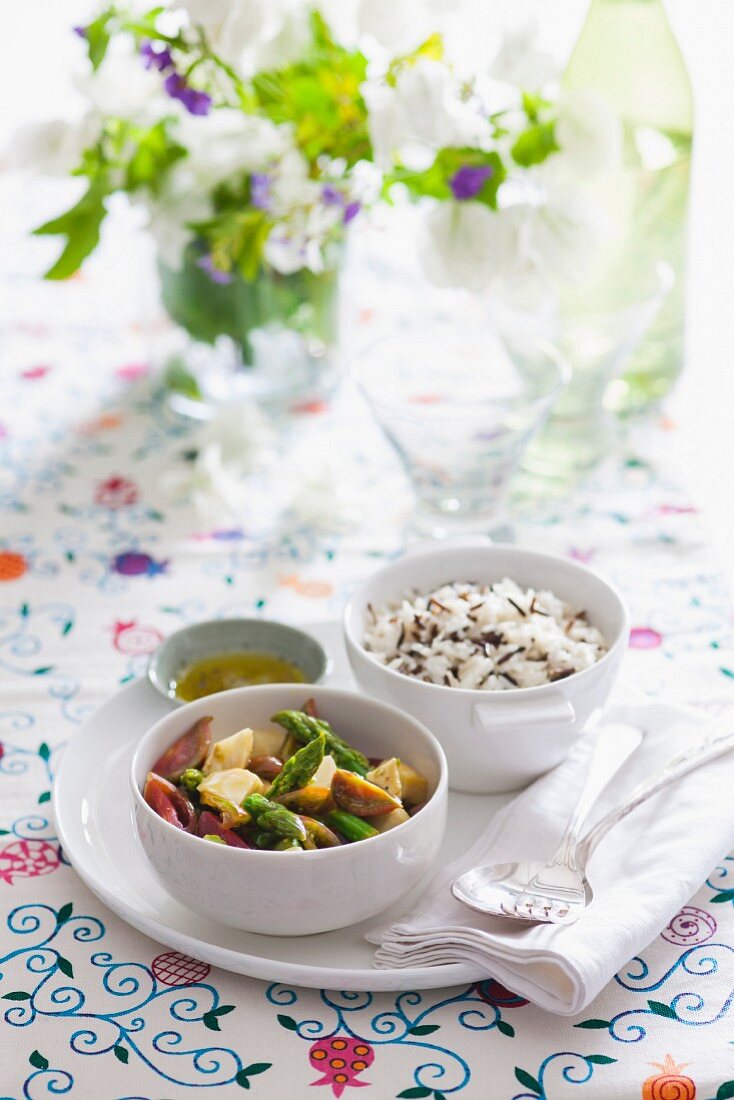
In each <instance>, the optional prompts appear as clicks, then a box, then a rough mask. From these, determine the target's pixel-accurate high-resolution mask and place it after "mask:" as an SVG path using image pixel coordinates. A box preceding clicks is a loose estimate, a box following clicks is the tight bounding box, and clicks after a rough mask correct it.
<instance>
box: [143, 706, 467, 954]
mask: <svg viewBox="0 0 734 1100" xmlns="http://www.w3.org/2000/svg"><path fill="white" fill-rule="evenodd" d="M312 695H313V697H314V699H315V702H316V706H317V708H318V713H319V714H320V715H321V716H322V717H323V718H325V719H326V721H328V722H330V723H331V725H332V726H333V728H334V730H336V731H337V732H338V733H339V734H340V735H341V736H342V737H344V738H345V739H346V740H347V741H349V742H350V743H351V744H353V745H354V746H355V748H359V749H360V750H361V751H363V752H364V753H365V754H366V755H368V756H377V757H380V758H383V757H386V756H392V755H394V754H395V753H399V754H400V756H401V758H403V759H404V760H405V761H406V763H410V765H411V766H412V767H414V768H415V769H416V770H417V771H419V772H420V774H421V775H423V776H425V778H426V779H427V781H428V790H429V797H428V800H427V802H426V804H425V805H424V806H423V807H422V809H420V810H418V812H417V813H415V815H414V816H413V817H411V818H410V819H409V820H408V821H405V822H403V824H402V825H397V826H396V827H395V828H394V829H390V830H389V831H387V832H385V833H380V834H379V835H378V836H373V837H370V838H369V839H367V840H361V841H360V842H359V843H358V844H344V845H343V846H341V847H339V848H328V849H327V848H323V849H319V850H316V851H308V852H306V851H301V852H288V853H287V854H286V853H283V852H273V851H267V850H257V849H246V850H245V849H241V848H229V847H227V846H226V845H223V844H222V845H220V844H212V843H211V842H209V841H206V840H203V839H201V838H199V837H197V836H193V835H191V834H190V833H186V832H184V831H183V830H182V829H178V828H176V826H174V825H171V824H169V822H167V821H164V819H163V818H162V817H159V816H158V814H157V813H156V812H155V811H154V810H152V809H151V808H150V806H148V804H147V803H146V802H145V800H144V798H143V796H142V793H141V791H142V788H143V786H144V784H145V778H146V776H147V774H148V772H149V770H150V768H151V766H152V765H153V763H154V762H155V761H156V760H157V759H158V757H159V756H160V755H161V753H162V752H163V750H164V749H166V748H167V747H168V746H169V745H170V744H171V743H172V742H173V741H175V740H176V739H177V738H178V737H180V736H181V734H182V733H184V732H185V731H186V730H187V729H189V728H190V727H191V726H192V725H193V723H194V722H195V721H196V720H197V719H199V718H202V717H203V716H204V715H208V714H210V715H212V716H213V722H212V735H213V738H214V739H215V740H216V741H220V740H221V739H222V738H224V737H229V736H230V734H232V733H236V732H237V730H240V729H242V728H243V727H244V726H250V727H252V728H253V729H261V730H262V729H274V728H276V727H275V726H273V724H272V723H271V722H270V716H271V715H272V714H274V713H275V712H276V711H278V710H282V709H294V708H295V709H297V708H299V707H301V706H302V705H303V702H304V687H303V685H302V684H269V685H267V686H264V687H246V688H237V689H235V690H234V691H224V692H221V693H220V694H218V695H210V696H209V697H208V698H204V699H197V700H196V702H194V703H189V704H188V705H187V706H185V707H182V708H180V709H179V710H175V711H173V712H172V713H170V714H167V715H166V716H165V717H164V718H161V719H160V721H158V722H156V723H155V725H154V726H152V727H151V729H149V730H148V732H147V733H146V734H145V735H144V736H143V738H142V740H141V741H140V744H139V745H138V747H137V749H136V751H135V754H134V756H133V759H132V763H131V766H130V784H131V787H132V798H133V810H134V816H135V823H136V828H137V833H138V837H139V840H140V843H141V845H142V848H143V851H144V852H145V855H146V856H147V858H148V860H149V861H150V863H151V865H152V867H153V869H154V870H155V872H156V874H157V876H158V878H159V879H160V881H161V883H162V884H163V886H164V887H165V889H166V890H167V891H168V893H169V894H171V895H172V896H173V897H174V898H176V900H177V901H179V902H181V904H182V905H185V906H187V907H188V908H189V909H192V910H193V911H194V912H195V913H199V914H200V915H201V916H203V917H208V918H210V919H211V920H214V921H218V922H220V923H221V924H226V925H229V926H230V927H232V928H240V929H243V930H245V931H248V932H262V933H266V934H267V935H270V936H298V935H308V934H312V933H314V932H327V931H330V930H331V929H334V928H344V927H346V926H347V925H350V924H355V923H356V922H357V921H362V920H366V919H367V918H369V917H372V916H374V915H375V914H376V913H379V912H381V911H382V910H383V909H387V908H388V907H389V906H391V905H393V904H394V903H395V902H396V901H399V900H400V899H401V898H403V897H404V896H405V895H406V894H407V893H408V892H409V891H410V890H411V889H412V888H413V887H414V886H415V885H416V884H417V882H418V881H419V880H420V879H421V878H422V876H423V875H424V874H425V872H426V871H427V870H428V868H429V867H430V865H431V863H432V862H433V860H434V859H435V857H436V855H437V854H438V851H439V849H440V846H441V841H442V839H443V834H444V830H445V826H446V807H447V792H448V777H447V768H446V758H445V756H444V754H443V750H442V749H441V746H440V745H439V743H438V741H437V740H436V739H435V737H434V736H433V735H432V734H431V733H429V732H428V730H427V729H426V728H425V726H422V725H421V723H420V722H417V721H416V720H415V718H411V717H410V716H409V715H407V714H403V713H401V712H400V711H399V710H397V709H396V708H395V707H390V706H388V705H387V704H386V703H378V702H375V701H373V700H372V699H366V698H365V697H364V696H363V695H357V694H356V693H355V692H353V691H344V690H340V689H338V688H325V687H317V688H315V689H313V691H312Z"/></svg>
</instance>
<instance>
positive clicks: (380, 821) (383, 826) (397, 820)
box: [375, 806, 410, 833]
mask: <svg viewBox="0 0 734 1100" xmlns="http://www.w3.org/2000/svg"><path fill="white" fill-rule="evenodd" d="M404 821H410V814H409V813H408V811H407V810H404V809H403V807H402V806H401V807H400V809H398V810H393V812H392V813H391V814H383V815H382V817H376V818H375V828H376V829H377V831H378V833H386V832H388V830H390V829H394V828H395V826H396V825H402V824H403V822H404Z"/></svg>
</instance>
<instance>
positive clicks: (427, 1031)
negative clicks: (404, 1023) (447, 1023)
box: [408, 1024, 440, 1035]
mask: <svg viewBox="0 0 734 1100" xmlns="http://www.w3.org/2000/svg"><path fill="white" fill-rule="evenodd" d="M439 1027H440V1024H417V1025H416V1026H415V1027H409V1028H408V1035H432V1034H433V1032H434V1031H438V1029H439Z"/></svg>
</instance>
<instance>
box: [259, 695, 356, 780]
mask: <svg viewBox="0 0 734 1100" xmlns="http://www.w3.org/2000/svg"><path fill="white" fill-rule="evenodd" d="M271 721H273V722H277V724H278V725H279V726H282V727H283V729H286V730H288V732H289V733H292V734H293V736H294V737H295V738H297V740H299V741H301V742H302V743H303V744H308V743H309V742H310V741H313V740H314V739H315V738H317V737H318V736H319V734H320V733H322V734H323V735H324V739H325V742H326V752H327V753H329V754H330V755H331V756H333V757H334V760H335V761H336V763H337V765H338V767H340V768H344V769H345V770H346V771H350V772H356V773H357V775H361V776H365V775H366V774H367V772H368V771H369V768H370V764H369V761H368V759H367V757H366V756H363V755H362V753H361V752H358V751H357V749H353V748H352V746H351V745H348V744H347V742H346V741H343V740H342V739H341V737H338V736H337V735H336V734H335V733H334V731H333V729H332V728H331V726H330V725H329V723H328V722H324V721H323V720H322V719H321V718H312V717H311V716H310V715H308V714H305V713H304V712H303V711H302V710H281V711H279V712H278V713H277V714H274V715H273V717H272V719H271ZM286 767H287V765H286ZM284 770H285V769H284ZM282 774H283V773H282V772H281V775H282ZM291 789H292V790H293V789H295V788H291Z"/></svg>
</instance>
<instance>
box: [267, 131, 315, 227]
mask: <svg viewBox="0 0 734 1100" xmlns="http://www.w3.org/2000/svg"><path fill="white" fill-rule="evenodd" d="M320 194H321V188H320V186H319V184H318V183H317V182H316V181H315V180H312V179H311V178H310V177H309V167H308V161H307V160H306V158H305V157H304V156H303V154H302V153H301V152H299V150H298V149H295V148H290V149H288V150H287V151H286V152H284V153H283V155H282V156H281V157H280V159H279V160H278V162H277V164H276V165H275V166H274V169H273V172H272V182H271V184H270V195H269V197H270V203H271V210H272V213H273V215H274V216H275V217H286V216H287V215H288V214H289V213H290V212H291V211H292V210H294V209H296V208H298V207H304V206H309V205H311V204H312V203H314V202H316V201H318V198H319V196H320Z"/></svg>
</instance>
